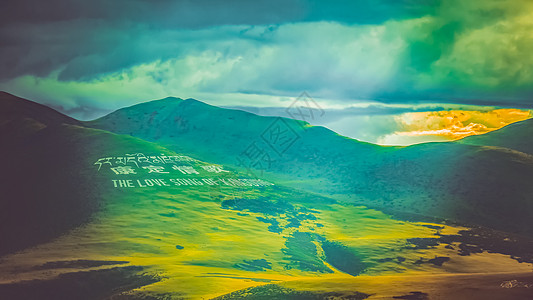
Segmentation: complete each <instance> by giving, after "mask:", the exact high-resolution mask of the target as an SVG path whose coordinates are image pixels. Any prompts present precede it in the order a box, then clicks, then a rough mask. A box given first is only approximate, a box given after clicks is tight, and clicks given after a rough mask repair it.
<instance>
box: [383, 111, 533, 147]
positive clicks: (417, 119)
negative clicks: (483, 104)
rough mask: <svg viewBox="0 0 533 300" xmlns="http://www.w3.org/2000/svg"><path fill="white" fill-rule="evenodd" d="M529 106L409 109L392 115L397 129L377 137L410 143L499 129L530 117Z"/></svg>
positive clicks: (453, 138) (439, 140)
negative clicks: (470, 108)
mask: <svg viewBox="0 0 533 300" xmlns="http://www.w3.org/2000/svg"><path fill="white" fill-rule="evenodd" d="M531 116H532V113H531V111H530V110H521V109H495V110H490V111H464V110H448V111H429V112H410V113H405V114H401V115H399V116H396V117H395V121H396V122H397V124H398V130H397V131H396V132H394V133H392V134H388V135H385V136H383V137H381V138H380V139H379V144H382V145H411V144H417V143H422V142H443V141H454V140H458V139H461V138H464V137H467V136H471V135H479V134H484V133H487V132H491V131H494V130H498V129H500V128H502V127H504V126H507V125H509V124H512V123H515V122H519V121H523V120H526V119H529V118H531Z"/></svg>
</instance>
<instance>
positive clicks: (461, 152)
mask: <svg viewBox="0 0 533 300" xmlns="http://www.w3.org/2000/svg"><path fill="white" fill-rule="evenodd" d="M278 120H279V119H276V118H271V117H259V116H256V115H253V114H250V113H246V112H242V111H237V110H227V109H221V108H217V107H213V106H209V105H207V104H204V103H202V102H198V101H195V100H176V99H174V98H172V99H164V100H159V101H153V102H148V103H144V104H139V105H136V106H133V107H130V108H124V109H121V110H118V111H116V112H114V113H112V114H110V115H108V116H106V117H103V118H101V119H98V120H95V121H93V122H89V123H87V125H88V126H94V127H97V128H103V129H107V130H110V131H112V132H117V133H123V134H130V135H133V136H137V137H140V138H142V139H146V140H149V141H154V142H158V143H160V144H162V145H165V146H166V147H168V148H170V149H173V150H175V151H184V152H187V153H190V154H192V155H195V156H196V157H197V158H201V159H210V160H215V161H218V162H221V163H226V164H231V165H233V166H236V165H239V162H238V161H239V159H244V160H246V156H245V155H244V154H243V152H245V151H246V149H248V147H249V146H250V145H252V144H253V143H255V144H254V145H257V146H258V148H260V149H263V150H265V152H266V153H267V154H268V155H269V156H270V160H271V162H270V163H269V164H268V163H265V164H263V166H267V167H266V170H265V171H266V173H265V174H264V175H265V176H269V178H273V179H277V180H282V181H283V182H285V183H286V184H288V185H291V186H293V187H296V188H302V189H306V190H311V191H315V192H320V193H323V194H325V195H330V196H334V197H336V198H338V199H345V200H349V201H355V203H360V204H365V205H368V206H371V207H376V208H379V209H382V210H385V211H387V212H390V213H394V214H396V215H403V216H411V217H413V216H415V217H416V216H417V215H418V216H430V217H439V218H447V219H451V220H454V221H459V222H464V223H473V224H481V225H485V226H490V227H493V228H498V229H502V230H508V231H513V232H519V233H524V234H533V220H531V218H530V217H529V216H530V215H531V213H533V208H532V204H531V195H532V194H533V188H532V186H531V185H530V184H529V181H530V179H531V178H533V164H532V162H533V160H532V158H531V157H530V156H528V155H524V154H523V153H519V152H516V151H508V150H505V149H499V148H494V147H485V146H478V145H468V144H465V143H430V144H422V145H415V146H410V147H380V146H376V145H372V144H367V143H362V142H358V141H356V140H352V139H348V138H345V137H342V136H339V135H337V134H335V133H334V132H332V131H329V130H327V129H325V128H322V127H312V126H309V125H307V124H306V123H303V122H299V121H294V120H289V119H285V120H284V122H285V123H284V125H283V128H284V129H286V128H287V127H290V128H291V129H292V130H293V132H295V133H296V134H297V136H298V139H297V140H296V141H295V142H294V144H292V146H291V147H288V149H287V150H286V151H285V152H283V153H282V154H281V155H280V154H278V153H276V152H274V151H273V149H272V148H271V147H270V145H269V144H268V143H267V142H266V141H265V139H263V137H265V136H268V128H269V126H272V124H276V123H275V122H278V123H279V121H278ZM526 122H527V121H526ZM285 124H286V125H285ZM265 134H266V135H265ZM491 134H497V132H495V133H490V134H487V135H486V136H490V135H491ZM503 139H504V138H503V137H500V140H503ZM255 173H256V174H258V173H259V174H260V173H261V172H257V171H256V172H255ZM502 211H505V212H507V214H502V213H501V212H502Z"/></svg>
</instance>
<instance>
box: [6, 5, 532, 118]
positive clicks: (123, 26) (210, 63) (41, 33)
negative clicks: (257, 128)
mask: <svg viewBox="0 0 533 300" xmlns="http://www.w3.org/2000/svg"><path fill="white" fill-rule="evenodd" d="M2 4H3V9H2V10H0V25H1V28H0V43H1V44H0V69H1V70H2V72H0V86H1V88H2V89H6V90H8V91H11V92H14V93H17V92H19V93H20V92H21V91H22V92H25V91H28V90H31V94H39V93H41V91H46V93H48V94H49V95H48V97H47V98H49V99H52V98H54V97H55V96H58V97H59V96H60V97H62V99H63V100H62V101H64V102H67V103H68V104H69V105H71V106H74V107H75V106H76V105H78V106H80V107H90V105H88V104H90V102H91V101H92V100H91V99H92V97H96V96H94V95H93V94H90V95H82V96H83V97H82V98H80V99H85V100H83V101H82V100H76V99H70V98H72V96H71V95H73V94H75V93H76V92H80V93H88V91H91V92H92V91H94V89H93V87H94V86H91V84H96V85H98V86H99V92H100V94H99V95H100V96H99V97H104V95H109V96H110V98H109V99H110V100H109V101H114V97H116V94H113V93H112V92H114V93H119V92H120V91H119V89H120V88H121V87H122V88H123V89H125V90H127V91H128V94H129V95H131V94H140V93H133V92H131V90H132V89H134V88H138V89H141V86H142V88H143V89H144V90H147V89H150V92H152V91H155V92H157V93H158V95H159V94H161V95H165V96H167V95H168V94H169V93H182V92H184V91H188V92H192V93H194V92H201V93H211V94H224V93H225V94H241V95H242V94H246V93H251V94H261V95H267V96H280V97H287V96H294V95H297V94H299V93H300V92H301V91H303V90H307V91H309V92H310V93H312V94H313V95H315V96H316V97H320V98H323V99H335V100H341V101H345V102H350V101H354V99H359V100H379V101H382V102H388V103H397V102H401V103H420V102H433V101H438V102H442V103H471V104H486V103H502V105H509V106H526V107H527V106H530V105H531V103H530V102H531V101H530V99H531V97H530V96H531V94H532V92H531V91H532V90H533V89H532V87H533V72H531V68H530V67H529V66H530V65H532V64H533V58H532V55H531V53H533V38H531V35H530V32H531V30H533V28H532V27H533V26H532V25H531V24H530V22H529V23H528V21H527V20H531V17H533V15H528V11H531V9H532V8H533V5H531V3H530V2H528V1H527V0H515V1H504V0H483V1H481V0H472V1H462V0H446V1H443V0H358V1H348V0H336V1H318V0H270V1H249V0H235V1H208V0H199V1H167V0H155V1H147V0H145V1H140V0H129V1H126V0H114V1H103V0H96V1H79V0H70V1H67V0H51V1H46V2H45V1H7V2H6V1H4V2H3V3H2ZM25 75H29V76H25ZM122 79H123V80H122ZM133 82H135V83H133ZM115 90H116V91H115ZM82 91H83V92H82ZM145 93H148V92H145ZM27 94H30V92H28V93H27ZM111 96H112V97H111ZM176 96H182V95H180V94H177V95H176ZM124 97H125V96H124ZM68 99H70V100H72V101H70V100H68ZM86 99H89V100H86ZM121 103H122V102H121ZM71 106H68V107H71ZM65 107H66V106H65ZM65 109H66V108H65Z"/></svg>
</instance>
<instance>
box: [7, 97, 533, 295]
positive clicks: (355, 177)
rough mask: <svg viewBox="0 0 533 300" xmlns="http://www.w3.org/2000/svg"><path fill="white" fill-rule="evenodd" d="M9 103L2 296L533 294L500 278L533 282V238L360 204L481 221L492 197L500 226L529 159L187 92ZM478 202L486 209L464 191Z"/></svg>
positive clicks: (520, 214)
mask: <svg viewBox="0 0 533 300" xmlns="http://www.w3.org/2000/svg"><path fill="white" fill-rule="evenodd" d="M3 97H4V98H5V99H6V100H5V101H3V102H1V103H7V104H5V110H4V109H2V110H1V111H7V110H8V109H9V110H10V113H4V114H3V115H2V118H1V119H0V130H2V135H1V136H0V138H1V139H2V145H3V146H4V147H2V150H1V151H2V152H1V154H2V155H4V157H5V158H6V159H5V160H4V166H3V168H2V171H1V172H2V173H1V175H2V177H1V182H0V189H1V191H2V197H1V198H0V205H1V209H0V234H1V235H0V240H1V241H2V243H0V298H6V299H37V298H38V299H66V298H68V299H183V298H185V299H191V298H192V299H200V298H204V299H211V298H218V299H242V298H249V299H254V298H263V299H274V298H278V299H287V298H294V299H326V298H328V299H329V298H347V299H366V298H368V297H370V296H376V297H382V298H402V299H403V298H413V297H418V298H420V297H426V298H427V297H434V296H437V295H443V294H445V295H449V296H450V297H451V298H454V297H455V296H456V295H458V294H461V293H462V290H461V289H460V288H459V289H450V288H449V286H457V283H458V282H461V283H462V284H467V288H468V289H471V288H472V287H475V289H476V293H477V294H478V295H480V297H481V299H483V298H486V297H487V295H491V296H494V295H496V296H498V297H500V298H502V299H505V298H513V299H514V298H517V299H518V298H524V299H528V297H530V296H531V291H530V289H525V288H516V289H503V288H494V287H499V286H501V285H504V286H507V285H512V286H516V285H518V286H520V287H523V286H525V283H527V282H531V280H533V278H532V275H531V263H533V253H531V249H533V248H532V245H533V242H532V241H531V240H530V239H527V238H524V237H520V236H517V235H513V234H510V233H508V232H499V231H494V230H491V229H487V228H465V227H457V226H451V225H445V224H438V223H426V222H406V221H402V220H399V219H397V218H393V217H391V216H390V215H387V214H384V213H383V212H381V211H378V210H374V209H369V208H367V207H364V206H361V204H362V203H366V204H367V205H374V206H380V205H381V206H383V207H386V208H388V209H391V208H394V209H398V210H401V211H403V212H410V214H413V212H414V213H421V212H423V213H425V214H427V215H426V216H430V217H431V214H430V213H432V210H431V209H435V208H434V206H435V205H437V207H439V208H440V209H442V211H444V213H445V214H452V215H455V216H458V217H460V218H462V219H465V218H468V217H469V215H468V214H471V217H473V218H474V217H477V218H478V219H473V220H474V221H475V222H479V223H482V222H487V221H486V220H484V219H483V218H484V217H487V216H488V217H491V216H493V215H494V210H495V208H496V206H498V205H499V207H498V208H499V209H500V211H499V216H500V219H499V220H492V221H491V222H488V223H490V224H491V225H493V227H502V228H508V227H509V225H508V224H509V219H510V218H515V220H514V221H515V223H517V224H520V223H519V222H524V224H522V225H523V226H526V225H527V222H528V220H526V219H525V218H524V214H525V213H526V212H524V211H523V210H524V207H521V206H520V202H518V201H519V200H520V201H521V199H522V198H520V197H525V196H524V195H526V194H527V192H528V190H527V189H525V188H524V185H525V181H526V180H528V179H530V178H531V174H530V173H528V172H530V168H529V167H528V166H529V165H528V163H530V160H529V158H528V157H527V155H526V156H524V154H523V153H521V152H517V151H511V150H502V148H494V147H485V146H483V147H480V146H472V145H463V144H453V143H449V144H426V145H420V146H417V147H380V146H376V145H371V144H367V143H361V142H358V141H354V140H351V139H347V138H345V137H342V136H339V135H337V134H335V133H334V132H331V131H329V130H327V129H325V128H321V127H312V126H309V125H308V124H306V123H303V122H296V121H292V120H290V119H279V118H262V117H257V116H255V115H253V114H248V113H244V112H240V111H232V110H223V109H220V108H216V107H211V106H208V105H206V104H203V103H201V102H198V101H195V100H178V99H165V100H162V101H154V102H150V103H146V104H141V105H137V106H135V107H133V108H128V109H124V110H120V111H117V112H116V115H110V116H107V117H106V118H104V119H103V120H105V122H103V121H102V120H97V121H95V122H89V123H80V122H78V121H76V120H73V119H70V118H68V117H66V116H63V115H61V114H59V113H57V112H54V111H51V110H49V109H47V108H45V107H43V106H41V105H38V104H33V103H31V102H27V101H26V100H23V99H18V98H15V97H13V96H10V95H5V94H4V95H3ZM0 105H1V104H0ZM117 116H119V117H120V118H119V117H117ZM88 125H91V126H95V127H98V126H100V127H101V128H100V129H98V128H89V127H87V126H88ZM104 125H105V126H104ZM107 126H109V127H110V128H111V127H112V129H113V130H115V131H117V132H119V131H120V130H124V131H126V130H129V131H128V132H124V133H126V134H117V133H112V132H110V131H106V130H104V129H102V128H104V127H107ZM289 126H290V127H289ZM264 127H265V128H264ZM221 133H224V134H221ZM278 133H284V134H288V133H295V135H293V137H294V138H293V139H288V138H287V137H288V136H287V135H283V138H281V136H282V135H280V134H278ZM256 134H257V135H258V136H257V135H256ZM130 135H138V136H142V137H143V139H141V138H139V137H134V136H130ZM254 135H255V136H254ZM289 137H290V135H289ZM276 138H277V139H276ZM145 139H146V140H145ZM148 139H149V140H151V141H152V142H150V141H147V140H148ZM241 139H242V140H241ZM254 143H256V144H255V146H258V147H257V148H259V150H261V149H262V150H264V151H266V148H260V147H262V146H265V147H267V146H268V147H269V149H271V150H270V151H272V152H268V153H269V154H272V156H273V157H274V158H275V161H271V164H270V165H269V166H268V168H265V170H263V174H260V172H261V170H259V168H257V165H252V167H255V169H254V170H247V168H245V167H243V166H239V163H241V162H239V158H243V157H248V156H251V153H249V152H252V153H253V151H249V150H251V149H250V148H252V150H256V152H257V149H255V148H253V147H250V145H252V144H254ZM449 145H452V146H449ZM170 147H172V148H174V149H181V150H180V151H179V152H178V151H177V150H172V149H170ZM224 147H229V149H225V148H224ZM241 147H244V148H245V150H247V151H245V152H244V154H243V152H242V151H241V152H239V150H240V148H241ZM413 149H414V150H413ZM415 150H416V151H415ZM231 151H237V155H235V153H233V154H232V153H231ZM276 151H277V152H276ZM248 154H250V155H248ZM274 154H275V155H277V156H274ZM355 154H357V155H355ZM201 156H205V157H211V158H213V159H210V160H206V159H200V158H201ZM216 158H218V159H216ZM261 158H262V159H263V161H264V157H262V156H261ZM232 161H233V162H234V164H226V162H232ZM427 164H430V165H429V166H428V165H427ZM520 170H521V171H520ZM494 171H498V172H501V175H500V174H495V173H491V172H494ZM519 171H520V172H522V173H520V172H519ZM254 172H255V173H254ZM257 173H258V174H257ZM253 175H256V176H257V177H254V176H253ZM420 175H423V176H422V177H420ZM522 177H523V178H522ZM476 180H477V181H476ZM521 180H523V181H524V182H523V181H521ZM283 183H286V184H289V185H290V186H285V185H284V184H283ZM291 186H292V187H291ZM479 187H484V189H485V190H483V191H482V192H480V191H478V190H477V189H478V188H479ZM453 188H458V189H459V190H458V191H453V190H452V189H453ZM512 188H515V189H516V190H515V191H512V190H511V189H512ZM500 189H503V190H504V192H507V193H508V194H506V195H502V194H498V193H500V192H499V190H500ZM313 191H316V192H313ZM449 191H452V192H450V194H449V195H448V194H443V195H441V197H439V198H438V199H431V198H427V199H423V201H422V200H420V199H419V197H420V196H421V195H424V193H426V194H427V195H432V194H431V193H435V192H439V193H447V192H449ZM461 192H462V193H465V195H464V196H463V198H457V197H456V196H457V195H460V194H461ZM469 193H471V194H469ZM480 193H484V194H480ZM511 193H514V194H511ZM522 193H523V195H522ZM326 194H328V195H331V196H333V197H334V198H335V199H334V198H333V197H326V196H325V195H326ZM492 194H496V196H495V197H492V196H493V195H492ZM350 195H355V197H350ZM480 195H482V196H484V197H487V198H484V197H481V198H479V201H480V203H478V207H473V204H472V203H474V202H465V201H464V200H465V199H466V200H470V201H473V200H475V199H477V198H476V197H479V196H480ZM402 197H403V198H402ZM491 197H492V198H491ZM501 197H509V198H508V199H506V200H507V202H502V201H501ZM491 201H494V202H491ZM402 204H403V205H404V206H405V205H406V204H409V205H410V206H405V207H403V206H401V205H402ZM510 204H517V206H516V207H515V206H512V205H510ZM473 208H475V209H473ZM416 209H418V210H419V211H418V212H417V211H416ZM445 209H448V210H447V211H446V210H445ZM453 209H455V210H453ZM520 210H521V211H520ZM460 213H463V214H464V215H460ZM489 220H490V218H489ZM6 254H7V255H6ZM473 254H475V255H473ZM492 273H494V274H492ZM391 274H394V275H399V276H392V277H391V276H390V275H391ZM413 274H416V276H413ZM458 274H460V275H459V276H460V277H458V276H455V275H458ZM360 275H365V276H360ZM428 275H429V276H428ZM450 275H454V276H450ZM512 280H514V281H512ZM383 282H386V283H387V284H382V283H383ZM406 282H408V284H406ZM413 291H417V292H413Z"/></svg>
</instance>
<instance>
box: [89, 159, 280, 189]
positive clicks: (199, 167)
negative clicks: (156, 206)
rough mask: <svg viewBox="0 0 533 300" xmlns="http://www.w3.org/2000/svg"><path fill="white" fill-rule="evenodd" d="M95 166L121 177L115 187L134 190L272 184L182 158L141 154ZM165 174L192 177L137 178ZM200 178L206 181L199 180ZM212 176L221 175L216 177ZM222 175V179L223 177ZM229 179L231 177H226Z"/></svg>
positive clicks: (105, 161)
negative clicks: (133, 177)
mask: <svg viewBox="0 0 533 300" xmlns="http://www.w3.org/2000/svg"><path fill="white" fill-rule="evenodd" d="M94 165H95V166H96V167H97V170H98V172H100V171H101V170H103V169H102V167H104V169H109V170H110V171H109V172H110V173H111V174H113V175H118V176H120V177H121V178H117V179H112V180H111V182H112V184H113V187H115V188H134V187H141V188H143V187H158V186H159V187H168V186H199V185H208V186H221V185H225V186H269V185H273V184H272V183H269V182H266V181H264V180H261V179H243V178H236V176H235V175H233V176H231V175H229V174H230V173H231V172H230V171H228V170H224V168H223V167H222V166H220V165H213V164H203V163H201V162H200V161H198V160H196V159H193V158H191V157H188V156H184V155H174V156H172V155H165V154H161V155H156V156H153V155H145V154H144V153H134V154H124V155H122V156H108V157H103V158H99V159H98V160H97V161H96V162H95V163H94ZM144 174H146V175H159V176H161V175H167V176H165V177H169V176H175V175H178V176H182V177H183V176H185V177H188V176H189V175H192V176H193V177H194V178H150V179H137V177H139V175H144ZM124 175H134V176H135V177H136V179H130V178H126V177H127V176H124ZM196 175H198V176H201V175H208V176H211V177H209V178H198V176H196ZM212 176H221V178H216V177H212ZM222 176H224V177H222ZM228 177H232V178H228Z"/></svg>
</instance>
